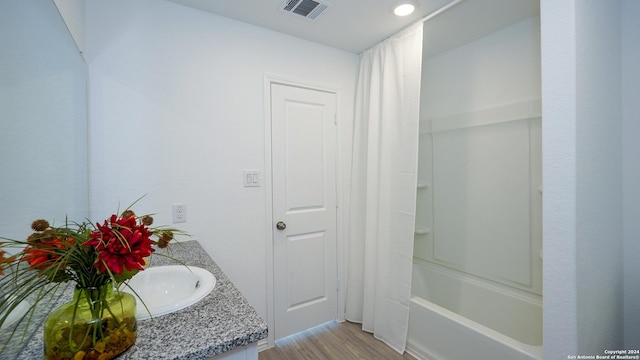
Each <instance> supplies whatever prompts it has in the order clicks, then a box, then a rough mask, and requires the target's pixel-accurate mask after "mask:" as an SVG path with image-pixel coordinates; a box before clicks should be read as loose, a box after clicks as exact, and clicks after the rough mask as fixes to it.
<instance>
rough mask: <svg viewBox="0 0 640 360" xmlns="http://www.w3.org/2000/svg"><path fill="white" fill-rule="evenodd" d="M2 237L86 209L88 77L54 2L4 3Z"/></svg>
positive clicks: (19, 235)
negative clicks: (37, 223)
mask: <svg viewBox="0 0 640 360" xmlns="http://www.w3.org/2000/svg"><path fill="white" fill-rule="evenodd" d="M0 46H1V48H0V122H1V127H0V204H2V207H1V208H0V236H4V237H8V238H13V239H18V240H20V239H26V237H27V236H28V235H29V234H30V233H31V222H32V221H33V220H35V219H38V218H44V219H47V220H49V221H51V222H54V224H56V225H63V223H64V221H65V217H66V216H69V219H71V220H76V221H81V220H82V219H84V218H85V217H86V216H87V209H88V206H87V198H88V192H87V155H86V147H87V137H86V132H87V121H86V96H85V87H86V77H85V64H84V62H83V61H82V57H81V56H80V54H79V52H78V50H77V48H76V46H75V44H74V42H73V39H72V38H71V36H70V35H69V33H68V31H67V28H66V27H65V25H64V22H63V21H62V18H61V17H60V15H59V14H58V11H57V9H56V7H55V5H54V4H53V2H52V1H28V2H27V1H21V0H9V1H2V2H0Z"/></svg>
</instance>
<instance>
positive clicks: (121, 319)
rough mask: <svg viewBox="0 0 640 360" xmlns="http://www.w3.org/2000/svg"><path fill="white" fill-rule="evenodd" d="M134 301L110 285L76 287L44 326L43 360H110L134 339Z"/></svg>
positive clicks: (129, 295) (130, 296)
mask: <svg viewBox="0 0 640 360" xmlns="http://www.w3.org/2000/svg"><path fill="white" fill-rule="evenodd" d="M136 335H137V332H136V300H135V298H134V297H133V295H131V294H128V293H124V292H114V290H113V285H112V284H111V283H107V284H105V285H103V286H101V287H88V288H79V287H76V290H75V292H74V296H73V300H72V301H70V302H68V303H66V304H64V305H62V306H60V307H59V308H57V309H55V310H54V311H52V312H51V313H50V314H49V316H48V317H47V319H46V320H45V324H44V359H45V360H62V359H74V360H79V359H84V360H93V359H100V360H106V359H111V358H113V357H115V356H117V355H118V354H120V353H122V352H123V351H125V350H126V349H128V348H129V347H130V346H131V345H133V343H134V342H135V340H136Z"/></svg>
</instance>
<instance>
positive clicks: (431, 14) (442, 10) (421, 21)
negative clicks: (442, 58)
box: [360, 0, 464, 55]
mask: <svg viewBox="0 0 640 360" xmlns="http://www.w3.org/2000/svg"><path fill="white" fill-rule="evenodd" d="M463 1H464V0H453V1H452V2H450V3H448V4H447V5H445V6H443V7H441V8H440V9H438V10H436V11H434V12H432V13H430V14H428V15H426V16H425V17H423V18H422V19H420V20H418V21H416V22H413V23H411V25H408V26H406V27H404V28H402V29H401V30H399V31H397V32H395V33H393V34H392V35H390V36H387V37H386V38H384V39H383V40H382V41H380V42H383V41H385V40H387V39H389V38H391V37H393V36H394V35H395V34H398V33H401V32H402V31H404V30H405V29H408V28H410V27H412V26H413V25H415V24H418V23H424V22H427V21H429V20H430V19H433V18H434V17H436V16H438V15H440V14H442V13H443V12H445V11H447V10H449V9H451V8H452V7H454V6H456V5H458V4H460V3H461V2H463ZM373 46H376V45H373ZM373 46H371V47H369V48H367V49H365V50H362V51H361V52H360V55H362V54H363V53H364V52H365V51H367V50H369V49H371V48H372V47H373Z"/></svg>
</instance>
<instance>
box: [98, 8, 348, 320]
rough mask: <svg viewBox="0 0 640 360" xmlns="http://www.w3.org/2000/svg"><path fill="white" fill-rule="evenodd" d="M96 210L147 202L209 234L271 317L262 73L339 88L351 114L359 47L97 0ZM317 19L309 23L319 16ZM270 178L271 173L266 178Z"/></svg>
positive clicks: (166, 218)
mask: <svg viewBox="0 0 640 360" xmlns="http://www.w3.org/2000/svg"><path fill="white" fill-rule="evenodd" d="M86 13H87V18H86V27H87V33H86V51H85V57H86V59H87V63H88V69H89V119H90V125H89V126H90V138H89V152H90V170H89V174H90V184H91V189H90V194H91V196H90V199H91V205H90V210H91V218H92V219H99V218H101V217H104V216H107V215H109V214H111V212H114V211H116V207H117V205H118V202H121V205H122V206H125V205H127V204H128V203H129V202H131V201H133V200H134V199H136V198H137V197H138V196H140V195H142V194H147V196H146V198H145V199H143V201H142V202H141V203H140V204H139V206H136V207H135V209H137V210H138V213H145V212H157V213H158V214H157V216H156V223H157V224H170V222H171V217H170V209H171V204H172V203H177V202H184V203H186V204H187V223H186V224H177V225H180V227H181V228H183V229H185V230H187V231H189V232H190V233H191V234H192V235H194V238H195V239H197V240H198V241H200V243H201V244H202V245H203V246H204V248H205V249H206V250H207V252H208V253H209V254H210V255H211V256H212V257H213V259H214V260H215V261H216V262H217V263H218V264H219V265H220V266H221V268H222V269H223V271H224V272H225V273H226V274H227V275H228V276H229V277H230V278H231V280H232V281H233V282H234V283H235V284H236V286H237V287H238V288H239V289H240V290H241V291H242V292H243V293H244V295H245V296H246V297H247V299H248V300H249V302H250V303H251V304H252V305H253V306H254V307H255V308H256V310H257V311H258V313H259V314H260V315H261V316H263V317H264V318H265V319H266V314H267V309H266V251H267V244H266V241H267V234H266V233H265V232H266V227H267V224H265V219H266V217H267V211H269V210H268V209H266V202H265V201H266V194H267V193H266V192H267V191H268V189H266V188H265V187H264V186H262V187H259V188H244V187H243V186H242V171H243V169H260V170H262V174H265V151H266V150H265V134H264V129H265V126H264V124H265V116H266V115H265V113H264V103H265V96H267V95H268V94H265V93H264V77H265V74H271V75H278V76H282V77H286V78H289V79H293V80H297V81H302V82H307V83H310V84H317V85H321V86H324V87H327V88H333V89H336V90H338V91H339V94H340V97H339V106H340V109H339V116H340V121H341V123H342V124H343V127H344V128H346V129H348V128H349V127H350V124H351V123H352V114H353V94H354V87H355V79H356V73H357V72H356V71H357V66H358V57H357V56H356V55H354V54H351V53H347V52H343V51H339V50H335V49H332V48H329V47H326V46H322V45H318V44H314V43H311V42H307V41H303V40H300V39H297V38H294V37H290V36H286V35H283V34H280V33H276V32H271V31H268V30H265V29H262V28H258V27H254V26H250V25H247V24H244V23H240V22H237V21H234V20H230V19H227V18H223V17H219V16H216V15H213V14H209V13H205V12H201V11H198V10H194V9H191V8H187V7H182V6H180V5H177V4H174V3H169V2H165V1H157V0H140V1H127V0H114V1H108V2H107V1H88V2H87V4H86ZM310 26H312V25H310ZM262 181H263V183H264V179H262Z"/></svg>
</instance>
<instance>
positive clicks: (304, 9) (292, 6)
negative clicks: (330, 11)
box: [280, 0, 330, 20]
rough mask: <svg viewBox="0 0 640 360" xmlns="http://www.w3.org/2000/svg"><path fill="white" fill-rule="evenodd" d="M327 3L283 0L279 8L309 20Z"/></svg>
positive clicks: (317, 14)
mask: <svg viewBox="0 0 640 360" xmlns="http://www.w3.org/2000/svg"><path fill="white" fill-rule="evenodd" d="M329 5H330V4H329V3H327V2H321V1H315V0H285V1H284V2H283V3H282V5H281V7H280V9H281V10H282V11H284V12H287V13H290V14H297V15H300V16H303V17H305V18H306V19H309V20H315V19H317V18H318V16H320V14H322V13H323V12H324V11H325V10H326V9H327V8H328V7H329Z"/></svg>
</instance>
